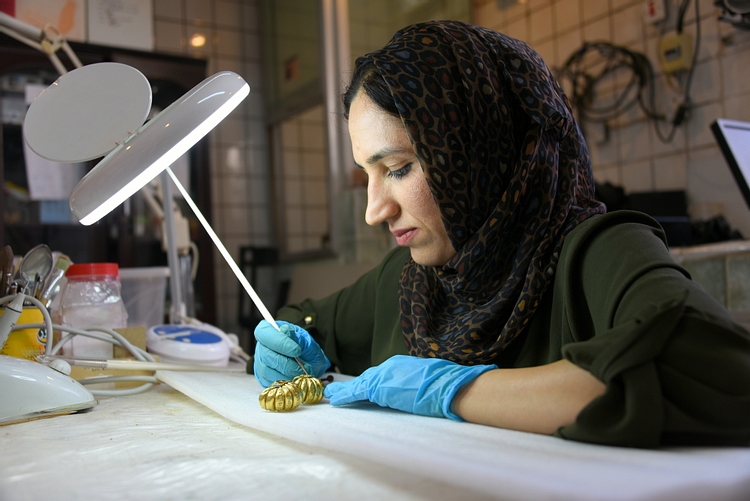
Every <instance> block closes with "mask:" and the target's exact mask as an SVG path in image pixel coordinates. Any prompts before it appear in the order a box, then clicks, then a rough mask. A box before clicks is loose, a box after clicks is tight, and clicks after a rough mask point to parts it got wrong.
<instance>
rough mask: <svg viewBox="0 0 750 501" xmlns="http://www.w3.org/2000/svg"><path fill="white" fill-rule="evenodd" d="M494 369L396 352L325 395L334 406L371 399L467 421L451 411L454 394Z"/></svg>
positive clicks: (415, 411)
mask: <svg viewBox="0 0 750 501" xmlns="http://www.w3.org/2000/svg"><path fill="white" fill-rule="evenodd" d="M492 369H497V366H496V365H473V366H466V365H460V364H457V363H455V362H450V361H448V360H442V359H439V358H419V357H411V356H407V355H395V356H393V357H391V358H389V359H388V360H386V361H385V362H383V363H382V364H380V365H377V366H375V367H370V368H369V369H367V370H366V371H365V372H363V373H362V374H361V375H360V376H358V377H356V378H354V379H352V380H350V381H345V382H343V383H330V384H329V385H328V386H326V388H325V396H326V397H328V398H329V399H330V401H331V405H344V404H349V403H352V402H357V401H360V400H369V401H370V402H373V403H376V404H378V405H380V406H382V407H391V408H393V409H398V410H401V411H405V412H411V413H413V414H421V415H423V416H435V417H447V418H450V419H453V420H456V421H463V419H461V418H460V417H459V416H457V415H456V414H454V413H453V412H451V410H450V408H451V402H452V401H453V397H455V396H456V393H458V390H460V389H461V387H463V386H464V385H466V384H468V383H470V382H472V381H474V379H476V378H477V377H479V375H481V374H483V373H484V372H487V371H489V370H492Z"/></svg>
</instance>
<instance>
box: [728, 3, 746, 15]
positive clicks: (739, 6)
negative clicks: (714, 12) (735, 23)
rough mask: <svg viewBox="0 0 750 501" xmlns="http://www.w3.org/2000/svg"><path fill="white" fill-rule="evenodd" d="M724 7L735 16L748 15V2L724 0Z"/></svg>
mask: <svg viewBox="0 0 750 501" xmlns="http://www.w3.org/2000/svg"><path fill="white" fill-rule="evenodd" d="M724 5H726V6H727V8H728V9H729V10H732V11H734V12H736V13H737V14H750V0H724Z"/></svg>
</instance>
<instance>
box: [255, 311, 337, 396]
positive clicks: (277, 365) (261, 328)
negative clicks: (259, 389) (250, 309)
mask: <svg viewBox="0 0 750 501" xmlns="http://www.w3.org/2000/svg"><path fill="white" fill-rule="evenodd" d="M276 323H277V324H278V326H279V328H280V329H281V331H278V330H276V329H275V328H274V326H273V325H271V324H270V323H268V322H266V321H265V320H261V321H260V323H259V324H258V326H257V327H256V328H255V340H256V341H257V342H258V343H257V344H256V346H255V357H254V361H253V372H254V373H255V377H256V378H257V379H258V382H259V383H260V384H261V385H262V386H263V387H264V388H267V387H268V386H269V385H271V384H272V383H273V382H274V381H278V380H279V379H293V378H294V377H295V376H300V375H302V374H304V373H303V372H302V369H301V368H300V366H299V364H298V363H297V361H296V360H294V359H295V357H296V358H299V359H300V360H301V361H302V364H303V365H304V366H305V370H306V371H307V373H308V374H310V375H312V376H315V377H320V376H322V375H323V373H324V372H325V371H326V370H328V368H329V367H330V366H331V362H330V361H329V360H328V357H326V355H325V353H323V350H322V349H321V348H320V346H319V345H318V343H316V342H315V340H314V339H313V338H312V336H310V334H309V333H308V332H307V331H306V330H305V329H303V328H302V327H299V326H297V325H294V324H290V323H289V322H283V321H277V322H276Z"/></svg>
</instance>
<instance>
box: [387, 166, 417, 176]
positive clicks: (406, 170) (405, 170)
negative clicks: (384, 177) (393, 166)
mask: <svg viewBox="0 0 750 501" xmlns="http://www.w3.org/2000/svg"><path fill="white" fill-rule="evenodd" d="M411 166H412V164H407V165H404V166H403V167H401V168H400V169H398V170H392V171H390V172H389V173H388V175H389V176H390V177H392V178H394V179H401V178H402V177H404V176H406V175H407V174H408V173H409V171H410V170H411Z"/></svg>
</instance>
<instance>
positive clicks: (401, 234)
mask: <svg viewBox="0 0 750 501" xmlns="http://www.w3.org/2000/svg"><path fill="white" fill-rule="evenodd" d="M391 233H393V236H394V237H396V243H397V244H398V245H400V246H402V247H403V246H405V245H407V244H408V243H409V241H410V240H411V239H412V238H413V237H414V235H416V234H417V229H416V228H409V229H408V230H394V231H392V232H391Z"/></svg>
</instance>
